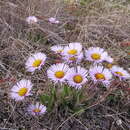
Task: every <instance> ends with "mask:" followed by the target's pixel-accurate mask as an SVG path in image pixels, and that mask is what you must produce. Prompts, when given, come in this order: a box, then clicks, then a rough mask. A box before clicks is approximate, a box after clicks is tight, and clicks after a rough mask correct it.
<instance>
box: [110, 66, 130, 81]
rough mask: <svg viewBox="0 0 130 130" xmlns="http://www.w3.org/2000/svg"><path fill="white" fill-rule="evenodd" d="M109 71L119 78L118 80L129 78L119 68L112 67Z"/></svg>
mask: <svg viewBox="0 0 130 130" xmlns="http://www.w3.org/2000/svg"><path fill="white" fill-rule="evenodd" d="M111 71H112V73H113V74H114V75H115V76H117V77H119V78H120V80H121V79H129V78H130V74H129V73H128V72H127V71H126V70H124V69H123V68H121V67H119V66H116V65H114V66H112V68H111Z"/></svg>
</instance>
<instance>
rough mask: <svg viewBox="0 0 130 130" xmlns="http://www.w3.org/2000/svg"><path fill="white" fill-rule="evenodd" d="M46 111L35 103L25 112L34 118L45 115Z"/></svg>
mask: <svg viewBox="0 0 130 130" xmlns="http://www.w3.org/2000/svg"><path fill="white" fill-rule="evenodd" d="M46 109H47V108H46V106H44V105H42V104H40V103H38V102H37V103H36V104H35V105H34V104H31V105H29V107H28V109H27V111H28V112H29V114H31V115H33V116H35V115H42V114H45V112H46Z"/></svg>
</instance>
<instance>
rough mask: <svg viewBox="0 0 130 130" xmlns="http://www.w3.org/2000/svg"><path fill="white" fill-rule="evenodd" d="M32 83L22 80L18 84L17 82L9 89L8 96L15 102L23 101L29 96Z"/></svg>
mask: <svg viewBox="0 0 130 130" xmlns="http://www.w3.org/2000/svg"><path fill="white" fill-rule="evenodd" d="M32 86H33V85H32V83H31V81H30V80H26V79H22V80H20V81H19V82H17V84H16V85H14V86H13V87H12V88H11V92H10V96H11V98H12V99H15V100H16V101H20V100H23V99H24V98H25V97H26V96H29V95H31V93H30V91H31V89H32Z"/></svg>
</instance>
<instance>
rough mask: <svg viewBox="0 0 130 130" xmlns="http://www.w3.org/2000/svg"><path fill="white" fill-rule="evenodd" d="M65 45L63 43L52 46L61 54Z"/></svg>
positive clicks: (52, 48) (53, 49)
mask: <svg viewBox="0 0 130 130" xmlns="http://www.w3.org/2000/svg"><path fill="white" fill-rule="evenodd" d="M63 49H64V47H63V46H61V45H54V46H52V47H51V50H52V51H54V52H55V53H56V54H61V53H62V52H63Z"/></svg>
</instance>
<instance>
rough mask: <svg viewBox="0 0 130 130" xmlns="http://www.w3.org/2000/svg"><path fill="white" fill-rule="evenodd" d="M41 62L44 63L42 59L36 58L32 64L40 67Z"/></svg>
mask: <svg viewBox="0 0 130 130" xmlns="http://www.w3.org/2000/svg"><path fill="white" fill-rule="evenodd" d="M41 63H42V60H40V59H37V60H35V61H34V62H33V64H32V66H33V67H39V66H40V64H41Z"/></svg>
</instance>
